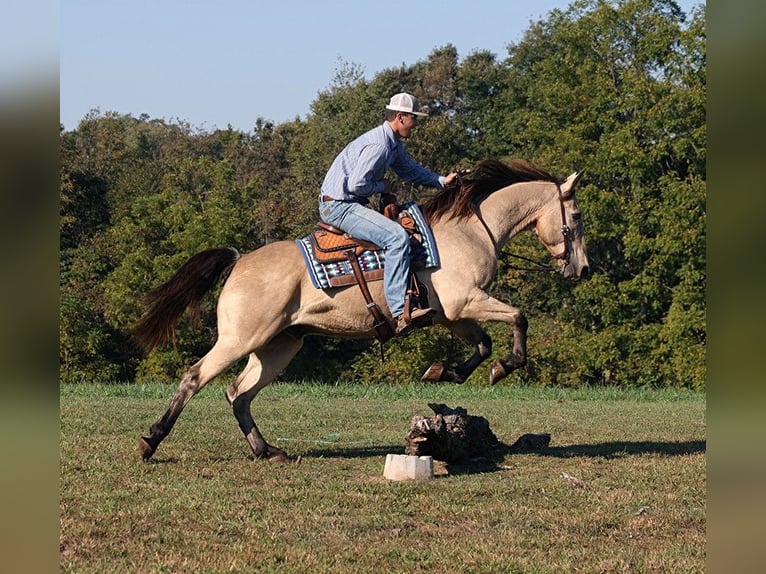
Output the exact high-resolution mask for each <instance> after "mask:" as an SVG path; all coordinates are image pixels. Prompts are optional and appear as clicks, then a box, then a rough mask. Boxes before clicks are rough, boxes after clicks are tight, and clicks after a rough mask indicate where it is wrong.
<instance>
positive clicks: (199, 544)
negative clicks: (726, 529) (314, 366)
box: [60, 383, 706, 573]
mask: <svg viewBox="0 0 766 574" xmlns="http://www.w3.org/2000/svg"><path fill="white" fill-rule="evenodd" d="M173 391H174V388H173V387H168V386H159V385H156V386H145V385H130V386H128V385H112V386H96V385H69V386H64V387H62V389H61V402H60V405H61V407H60V408H61V451H60V454H61V477H60V489H61V490H60V526H61V534H60V537H61V540H60V565H61V570H62V571H64V572H142V573H144V572H229V571H232V572H281V573H285V572H311V573H314V572H333V573H345V572H349V573H352V572H353V573H359V572H384V573H395V572H408V573H409V572H456V573H458V572H459V573H463V572H487V573H490V572H491V573H496V572H541V573H542V572H550V573H554V572H555V573H561V572H588V573H591V572H673V573H678V572H703V571H704V569H705V532H706V520H705V504H706V416H705V407H706V399H705V395H704V394H698V393H696V394H695V393H686V392H680V391H670V390H667V391H619V390H615V389H596V390H560V389H559V390H556V389H537V388H518V387H510V386H503V385H498V386H496V387H491V388H490V387H479V386H462V387H461V386H429V385H420V384H418V385H412V386H395V387H394V386H392V387H384V386H375V387H373V386H351V385H340V386H335V387H330V386H319V385H312V384H292V383H290V384H288V383H284V384H275V385H272V386H271V387H268V388H266V389H265V390H264V391H263V392H262V393H261V394H260V395H259V396H258V397H257V398H256V400H255V401H254V402H253V407H254V408H253V412H254V416H255V419H256V422H257V423H258V424H259V427H260V428H261V430H262V432H263V433H264V436H265V437H266V438H267V440H269V441H270V442H271V443H272V444H275V445H276V446H279V447H281V448H283V449H285V450H287V451H288V454H289V455H290V456H291V458H293V459H295V458H296V457H298V456H300V457H301V458H302V460H301V463H300V464H294V463H293V464H278V463H267V462H262V461H253V460H251V457H250V451H249V448H248V446H247V444H246V443H245V440H244V438H243V437H242V435H241V433H240V431H239V428H238V427H237V424H236V421H235V419H234V417H233V416H232V414H231V411H230V409H229V406H228V404H227V403H226V401H225V400H224V398H223V390H222V386H220V385H211V386H210V387H209V388H206V389H204V390H203V391H202V392H201V393H200V394H199V395H198V396H197V397H195V398H194V399H193V400H192V401H191V403H190V404H189V405H188V407H187V408H186V410H185V411H184V413H183V414H182V415H181V417H180V419H179V420H178V423H177V424H176V426H175V428H174V430H173V432H172V433H171V434H170V436H169V437H168V438H167V439H166V440H165V441H164V442H163V443H162V444H161V445H160V447H159V449H158V451H157V453H156V454H155V457H154V459H152V461H150V462H148V463H144V462H142V461H141V458H140V455H139V451H138V448H137V445H136V442H137V439H138V437H139V436H140V435H141V434H143V433H146V431H147V428H148V426H149V425H150V424H151V423H152V422H154V420H156V418H157V417H159V416H160V415H161V414H162V413H163V412H164V410H165V408H166V406H167V402H168V400H169V398H170V396H171V395H172V393H173ZM429 402H440V403H446V404H448V405H449V406H452V407H455V406H463V407H465V408H466V409H468V411H469V413H470V414H474V415H480V416H484V417H485V418H487V419H488V420H489V422H490V425H491V427H492V430H493V431H494V432H495V434H496V435H497V436H498V438H499V439H500V440H502V441H503V442H506V443H508V444H510V443H512V442H514V441H515V440H516V438H518V437H519V436H520V435H522V434H524V433H528V432H529V433H539V432H548V433H551V444H550V447H549V448H548V449H546V450H545V451H541V452H538V453H535V454H509V455H507V456H506V457H505V458H504V459H503V460H502V461H500V462H498V463H497V464H487V463H484V464H479V465H475V466H471V465H466V466H463V467H457V468H456V467H451V468H448V469H446V470H440V472H439V473H438V476H437V477H435V478H434V479H432V480H429V481H424V482H390V481H387V480H386V479H384V478H383V476H382V475H383V466H384V462H385V455H386V454H387V453H402V452H403V449H404V436H405V434H406V433H407V432H408V431H409V429H410V420H411V418H412V417H413V416H414V415H431V414H432V413H431V412H430V410H429V409H428V407H427V403H429ZM575 479H577V480H575Z"/></svg>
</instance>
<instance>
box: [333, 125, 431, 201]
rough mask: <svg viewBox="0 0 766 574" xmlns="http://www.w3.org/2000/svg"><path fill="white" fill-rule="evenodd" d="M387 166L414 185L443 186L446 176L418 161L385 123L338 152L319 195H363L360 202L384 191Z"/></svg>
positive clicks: (336, 196)
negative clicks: (428, 168)
mask: <svg viewBox="0 0 766 574" xmlns="http://www.w3.org/2000/svg"><path fill="white" fill-rule="evenodd" d="M389 169H391V170H392V171H393V172H394V173H395V174H396V175H398V176H399V177H401V178H402V179H403V180H404V181H407V182H409V183H413V184H415V185H422V186H425V187H435V188H439V187H444V179H445V178H444V177H440V176H439V174H436V173H434V172H432V171H430V170H427V169H426V168H424V167H422V166H421V165H419V164H417V163H416V162H415V160H414V159H412V157H410V154H409V153H407V148H405V147H404V144H403V143H402V142H401V141H399V140H398V139H397V138H396V136H395V135H394V131H393V130H392V129H391V126H389V125H388V123H387V122H384V123H383V124H382V125H380V126H378V127H376V128H373V129H371V130H370V131H368V132H366V133H364V134H362V135H361V136H359V137H358V138H356V139H355V140H354V141H352V142H351V143H350V144H348V145H347V146H346V147H345V148H344V149H343V151H341V152H340V154H338V157H336V158H335V160H334V161H333V162H332V165H331V166H330V169H329V170H328V171H327V175H326V176H325V178H324V182H322V195H326V196H329V197H332V198H333V199H341V200H359V199H360V198H364V199H363V200H362V203H366V198H368V197H369V196H371V195H373V194H375V193H381V192H382V191H383V189H384V183H383V177H384V176H385V175H386V172H387V171H388V170H389Z"/></svg>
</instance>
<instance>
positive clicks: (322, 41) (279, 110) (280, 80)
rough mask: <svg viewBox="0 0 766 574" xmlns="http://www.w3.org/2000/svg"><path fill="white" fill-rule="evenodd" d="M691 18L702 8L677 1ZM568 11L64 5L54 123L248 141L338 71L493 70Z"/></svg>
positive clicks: (85, 1)
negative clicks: (483, 61)
mask: <svg viewBox="0 0 766 574" xmlns="http://www.w3.org/2000/svg"><path fill="white" fill-rule="evenodd" d="M677 2H678V4H679V5H680V6H681V7H682V8H683V9H684V10H685V11H687V12H689V10H690V9H691V7H692V6H694V5H697V4H700V3H701V2H700V0H677ZM570 3H571V0H525V1H515V0H468V1H466V0H409V1H402V0H387V1H386V2H365V1H361V0H217V1H215V2H211V1H209V0H130V1H122V0H61V2H60V4H59V6H58V10H59V13H60V28H59V35H58V37H59V90H60V91H59V96H60V98H59V102H60V120H61V123H62V124H63V125H64V128H65V129H67V130H73V129H76V128H77V124H78V123H79V122H80V120H82V119H83V118H84V117H85V116H86V114H88V113H89V112H90V111H92V110H94V109H97V110H99V111H100V112H101V113H106V112H117V113H120V114H130V115H132V116H134V117H139V116H141V115H142V114H146V115H148V116H149V117H150V118H152V119H164V120H166V121H171V122H177V121H181V122H185V123H188V124H190V125H191V126H193V127H195V128H198V129H201V130H212V129H216V128H221V129H226V128H227V127H228V126H231V127H232V128H234V129H236V130H241V131H244V132H249V131H251V130H252V128H253V127H254V126H255V122H256V120H257V119H258V118H263V119H265V120H270V121H274V122H276V123H282V122H286V121H291V120H294V119H295V118H301V119H304V118H305V117H306V116H307V115H308V114H309V113H310V112H311V103H312V102H313V101H314V100H316V98H317V96H318V94H319V93H320V92H322V91H324V90H326V89H327V88H329V87H330V86H331V85H332V82H333V79H334V77H335V75H336V73H337V72H338V71H339V70H340V69H342V67H343V65H344V63H346V64H353V65H354V66H358V67H360V68H361V69H362V70H363V71H364V75H365V77H366V78H367V79H372V78H373V77H374V76H375V74H376V73H378V72H380V71H382V70H384V69H387V68H397V67H399V66H401V65H402V64H404V65H412V64H415V63H417V62H420V61H424V60H425V59H427V57H428V56H429V54H431V52H433V50H434V49H436V48H439V47H443V46H446V45H447V44H452V45H453V46H455V48H456V49H457V51H458V57H459V58H460V59H462V58H464V57H466V56H468V55H469V54H470V53H472V52H475V51H477V50H488V51H490V52H492V53H494V54H495V55H496V56H497V57H498V59H499V60H502V59H503V58H505V57H506V56H507V46H508V45H509V44H513V43H517V42H519V41H520V40H521V39H522V37H523V35H524V32H525V31H526V30H527V29H528V28H529V25H530V23H531V22H536V21H538V20H541V19H545V17H546V15H547V14H548V13H549V12H550V11H551V10H553V9H561V10H566V8H567V7H568V6H569V4H570Z"/></svg>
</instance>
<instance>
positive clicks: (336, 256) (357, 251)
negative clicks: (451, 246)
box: [309, 197, 427, 342]
mask: <svg viewBox="0 0 766 574" xmlns="http://www.w3.org/2000/svg"><path fill="white" fill-rule="evenodd" d="M382 201H383V203H384V206H383V209H382V212H383V214H384V215H385V216H386V217H388V218H389V219H392V220H394V221H397V222H398V223H399V224H400V225H401V226H402V227H404V229H405V230H406V231H407V233H409V235H410V241H411V242H414V243H420V242H421V241H422V235H421V234H420V233H419V230H418V227H417V224H416V223H415V220H414V219H413V218H412V217H411V216H410V215H409V214H408V213H407V212H406V211H402V210H400V208H399V206H398V205H397V204H396V202H395V201H392V200H391V199H390V198H386V197H384V198H382ZM316 225H317V227H318V229H316V230H315V231H314V232H313V233H312V234H311V235H310V236H309V240H310V242H311V246H312V248H313V251H314V256H315V257H316V258H317V260H318V261H319V262H320V263H334V262H338V261H344V260H345V261H348V263H349V264H350V265H351V269H352V270H353V275H349V276H346V277H343V278H340V277H339V278H337V279H338V280H337V281H333V285H334V286H345V285H353V284H356V285H358V286H359V289H360V290H361V292H362V296H363V297H364V300H365V302H366V303H367V309H368V310H369V312H370V314H371V315H372V318H373V321H374V324H373V326H374V328H375V333H376V335H377V337H378V339H379V340H380V341H381V342H384V341H386V340H388V339H390V338H391V337H392V336H393V335H394V327H393V326H392V325H391V323H390V322H389V321H388V319H386V316H385V315H384V314H383V311H382V310H381V308H380V306H379V305H378V304H377V303H376V302H375V301H374V300H373V298H372V294H371V293H370V290H369V287H368V286H367V282H368V281H379V280H382V279H383V269H382V268H379V269H374V270H370V271H363V270H362V267H361V265H360V264H359V256H360V255H361V254H362V253H365V252H373V253H375V252H380V251H382V248H381V247H379V246H378V245H375V244H374V243H371V242H369V241H364V240H362V239H357V238H355V237H351V236H350V235H349V234H348V233H346V232H344V231H343V230H341V229H339V228H337V227H335V226H333V225H330V224H329V223H325V222H323V221H319V222H317V224H316ZM413 263H414V262H413ZM414 267H417V265H414V266H413V265H411V267H410V281H409V283H410V288H408V289H407V295H406V297H405V301H404V308H405V313H407V312H409V310H410V309H411V308H412V306H414V307H422V305H421V298H422V294H423V293H425V286H424V285H423V284H422V283H421V282H420V281H419V280H418V278H417V276H416V275H415V273H413V268H414ZM424 300H425V299H424ZM425 302H426V303H427V300H425Z"/></svg>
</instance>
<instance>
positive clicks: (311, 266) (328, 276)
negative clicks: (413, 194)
mask: <svg viewBox="0 0 766 574" xmlns="http://www.w3.org/2000/svg"><path fill="white" fill-rule="evenodd" d="M401 210H402V211H406V212H407V213H408V214H409V215H410V217H412V219H413V220H414V221H415V226H416V228H417V231H418V233H420V234H421V235H422V237H423V240H422V242H421V243H420V244H418V245H416V246H413V247H412V249H410V260H411V262H412V267H413V269H429V268H432V267H438V266H439V264H440V263H439V252H438V251H437V248H436V242H435V241H434V236H433V234H432V233H431V228H430V227H429V226H428V223H426V220H425V218H424V217H423V214H422V212H421V211H420V208H419V207H418V205H417V203H415V202H414V201H410V202H408V203H405V204H404V205H402V206H401ZM312 235H313V233H312V234H310V235H307V236H305V237H302V238H301V239H296V240H295V243H297V245H298V247H300V250H301V254H302V255H303V260H304V262H305V263H306V268H307V269H308V272H309V276H310V277H311V282H312V283H313V284H314V287H316V288H317V289H331V288H333V287H342V286H344V285H353V284H354V283H356V279H355V278H354V271H353V270H352V269H351V264H350V263H349V262H348V261H347V260H345V259H341V260H337V261H333V262H323V261H320V260H319V258H317V256H316V254H315V253H314V248H313V242H312V240H311V238H312ZM358 259H359V266H360V267H361V268H362V271H363V272H364V276H365V278H366V279H367V281H380V280H382V279H383V267H384V266H385V261H386V256H385V251H363V252H362V253H361V254H358Z"/></svg>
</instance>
